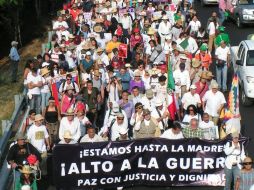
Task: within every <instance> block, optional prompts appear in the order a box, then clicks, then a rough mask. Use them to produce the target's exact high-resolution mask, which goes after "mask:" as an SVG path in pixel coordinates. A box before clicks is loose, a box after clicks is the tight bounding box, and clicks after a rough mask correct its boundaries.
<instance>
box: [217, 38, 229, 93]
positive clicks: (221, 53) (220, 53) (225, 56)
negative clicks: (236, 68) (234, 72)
mask: <svg viewBox="0 0 254 190" xmlns="http://www.w3.org/2000/svg"><path fill="white" fill-rule="evenodd" d="M215 59H216V60H217V64H216V78H217V82H218V84H219V88H221V89H222V90H223V91H227V73H228V67H229V63H230V49H229V47H228V46H227V45H226V43H225V42H224V41H221V45H220V46H219V47H218V48H217V49H216V50H215ZM221 75H222V77H221Z"/></svg>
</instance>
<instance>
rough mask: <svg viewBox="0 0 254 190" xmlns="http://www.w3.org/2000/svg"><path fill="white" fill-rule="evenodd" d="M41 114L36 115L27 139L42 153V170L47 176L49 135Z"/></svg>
mask: <svg viewBox="0 0 254 190" xmlns="http://www.w3.org/2000/svg"><path fill="white" fill-rule="evenodd" d="M43 120H44V118H43V117H42V115H41V114H37V115H35V119H34V124H33V125H32V126H31V127H30V128H29V129H28V131H27V139H28V140H29V141H30V142H31V144H32V145H33V146H34V147H35V148H36V149H37V150H38V151H39V152H40V153H41V158H42V161H41V163H40V168H41V172H42V175H47V150H50V144H49V134H48V131H47V129H46V126H45V125H42V122H43Z"/></svg>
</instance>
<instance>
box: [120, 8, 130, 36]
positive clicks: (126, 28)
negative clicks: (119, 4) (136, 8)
mask: <svg viewBox="0 0 254 190" xmlns="http://www.w3.org/2000/svg"><path fill="white" fill-rule="evenodd" d="M120 23H122V25H123V35H124V36H128V35H129V34H130V33H131V30H132V19H131V17H130V16H129V15H128V12H127V10H126V11H125V12H124V13H123V16H121V17H120Z"/></svg>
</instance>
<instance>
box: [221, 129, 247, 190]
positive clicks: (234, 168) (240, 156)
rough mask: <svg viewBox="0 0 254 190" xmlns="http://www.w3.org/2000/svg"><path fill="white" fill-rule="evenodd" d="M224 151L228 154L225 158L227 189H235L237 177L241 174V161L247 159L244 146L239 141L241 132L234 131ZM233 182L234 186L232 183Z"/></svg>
mask: <svg viewBox="0 0 254 190" xmlns="http://www.w3.org/2000/svg"><path fill="white" fill-rule="evenodd" d="M224 152H225V154H226V156H227V157H226V159H225V168H224V172H225V175H226V176H225V179H226V183H225V188H224V189H225V190H231V189H235V184H236V180H237V177H238V176H239V172H240V170H241V168H242V165H241V163H242V162H243V160H244V159H245V157H246V155H245V151H244V146H243V144H241V142H239V133H237V132H235V133H232V141H230V142H227V144H226V145H225V148H224ZM232 182H233V187H231V184H232Z"/></svg>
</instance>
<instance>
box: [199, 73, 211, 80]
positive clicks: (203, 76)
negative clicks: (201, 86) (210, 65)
mask: <svg viewBox="0 0 254 190" xmlns="http://www.w3.org/2000/svg"><path fill="white" fill-rule="evenodd" d="M199 76H200V78H201V79H209V78H208V77H207V74H206V71H203V72H202V73H201V74H200V75H199Z"/></svg>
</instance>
